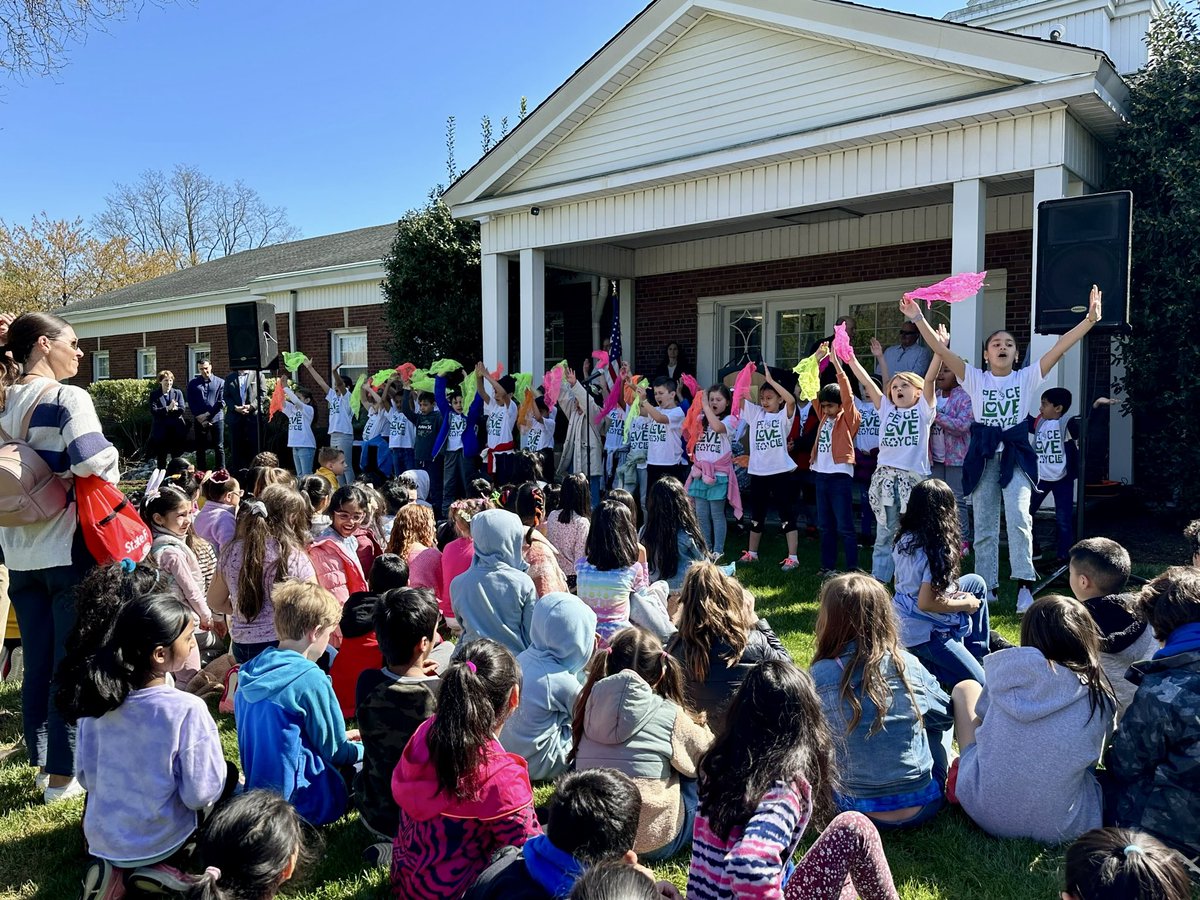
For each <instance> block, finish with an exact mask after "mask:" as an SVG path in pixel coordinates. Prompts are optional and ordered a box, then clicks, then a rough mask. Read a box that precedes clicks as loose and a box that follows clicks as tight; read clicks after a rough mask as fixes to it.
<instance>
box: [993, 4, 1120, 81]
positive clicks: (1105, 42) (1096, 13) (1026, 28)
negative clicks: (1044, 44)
mask: <svg viewBox="0 0 1200 900" xmlns="http://www.w3.org/2000/svg"><path fill="white" fill-rule="evenodd" d="M990 27H992V28H995V27H997V26H996V25H992V26H990ZM1051 28H1058V29H1060V30H1061V31H1062V38H1061V40H1064V41H1066V42H1067V43H1069V44H1077V45H1079V46H1080V47H1091V48H1092V49H1094V50H1103V51H1104V52H1105V53H1108V52H1109V38H1110V32H1111V26H1110V24H1109V18H1108V11H1107V9H1093V10H1088V11H1086V12H1078V13H1074V14H1072V15H1065V16H1064V15H1055V14H1054V11H1053V10H1051V11H1049V12H1048V13H1046V16H1045V18H1044V19H1043V21H1039V22H1030V23H1028V24H1025V25H1022V26H1021V27H1018V28H1005V29H1004V30H1005V31H1010V32H1012V33H1013V34H1025V35H1029V36H1030V37H1038V38H1042V39H1043V40H1049V39H1050V29H1051ZM1119 70H1120V67H1119V66H1118V71H1119Z"/></svg>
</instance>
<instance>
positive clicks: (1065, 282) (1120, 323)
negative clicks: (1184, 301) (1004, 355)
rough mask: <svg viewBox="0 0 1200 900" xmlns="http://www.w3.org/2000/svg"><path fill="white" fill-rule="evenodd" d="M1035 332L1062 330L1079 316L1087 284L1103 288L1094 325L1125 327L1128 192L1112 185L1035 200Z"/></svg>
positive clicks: (1130, 204) (1085, 305)
mask: <svg viewBox="0 0 1200 900" xmlns="http://www.w3.org/2000/svg"><path fill="white" fill-rule="evenodd" d="M1037 215H1038V242H1037V295H1036V296H1037V321H1036V322H1034V330H1035V331H1036V332H1037V333H1038V334H1065V333H1066V332H1068V331H1070V330H1071V329H1072V328H1074V327H1075V326H1076V325H1078V324H1079V321H1080V319H1082V318H1083V316H1084V314H1085V313H1086V312H1087V308H1088V294H1089V293H1090V292H1091V289H1092V285H1093V284H1095V285H1098V286H1099V287H1100V290H1101V291H1102V292H1103V293H1104V300H1103V310H1104V312H1103V318H1102V319H1101V320H1100V321H1099V322H1098V323H1097V325H1096V327H1095V329H1093V330H1095V331H1101V330H1103V331H1110V332H1112V331H1126V330H1128V328H1129V241H1130V231H1131V226H1132V224H1133V194H1131V193H1130V192H1129V191H1113V192H1112V193H1108V194H1091V195H1089V196H1086V197H1067V198H1064V199H1062V200H1046V201H1044V202H1042V203H1039V204H1038V209H1037Z"/></svg>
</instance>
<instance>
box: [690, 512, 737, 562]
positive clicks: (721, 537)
mask: <svg viewBox="0 0 1200 900" xmlns="http://www.w3.org/2000/svg"><path fill="white" fill-rule="evenodd" d="M692 504H693V505H694V506H695V507H696V518H697V519H699V520H700V533H701V534H702V535H704V540H705V542H706V543H707V544H708V546H709V549H710V550H712V552H713V553H715V554H717V555H718V556H720V555H721V554H722V553H724V552H725V534H726V532H727V531H728V530H729V523H728V522H727V521H726V519H725V498H724V497H722V498H721V499H720V500H702V499H700V498H699V497H693V498H692Z"/></svg>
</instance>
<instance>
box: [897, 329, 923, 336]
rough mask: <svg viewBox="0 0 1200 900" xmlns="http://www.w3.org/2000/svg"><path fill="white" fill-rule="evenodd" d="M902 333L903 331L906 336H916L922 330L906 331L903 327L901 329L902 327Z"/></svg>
mask: <svg viewBox="0 0 1200 900" xmlns="http://www.w3.org/2000/svg"><path fill="white" fill-rule="evenodd" d="M900 333H901V334H902V335H905V336H906V337H915V336H916V335H918V334H919V333H920V332H917V331H905V330H904V329H903V328H901V329H900Z"/></svg>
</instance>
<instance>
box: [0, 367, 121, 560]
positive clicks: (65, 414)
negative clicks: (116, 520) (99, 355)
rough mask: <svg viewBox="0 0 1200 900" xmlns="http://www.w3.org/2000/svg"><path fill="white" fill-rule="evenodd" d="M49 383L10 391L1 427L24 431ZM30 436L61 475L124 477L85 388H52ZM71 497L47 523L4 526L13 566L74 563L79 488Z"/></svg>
mask: <svg viewBox="0 0 1200 900" xmlns="http://www.w3.org/2000/svg"><path fill="white" fill-rule="evenodd" d="M46 382H47V379H45V378H35V379H33V380H32V381H30V382H29V383H28V384H25V383H22V384H15V385H13V386H12V387H10V388H9V389H8V392H7V394H6V396H5V404H4V411H3V412H2V413H0V428H3V429H4V431H5V433H6V434H10V435H12V434H13V433H14V432H17V431H20V428H21V422H22V420H23V419H24V418H25V414H26V412H28V411H29V407H30V405H31V404H32V403H33V402H34V401H35V400H36V399H37V397H38V395H39V394H41V392H42V390H43V389H44V388H45V386H46ZM14 436H20V435H14ZM25 439H26V442H27V443H28V444H29V445H30V446H31V447H32V448H33V449H34V450H35V451H37V454H38V455H39V456H41V457H42V459H44V460H45V461H46V464H47V465H48V466H49V467H50V469H51V470H52V471H54V472H55V473H56V474H58V475H63V476H66V475H68V474H69V475H99V476H100V477H101V478H103V479H104V480H105V481H109V482H111V483H113V484H116V483H117V481H118V480H119V479H120V469H119V467H118V458H117V449H116V448H115V447H114V446H113V445H112V444H110V443H109V442H108V439H107V438H106V437H105V436H104V432H103V431H102V430H101V428H100V420H99V419H98V418H97V417H96V408H95V407H94V406H93V405H92V398H91V396H89V394H88V392H87V391H85V390H84V389H83V388H78V387H74V386H72V385H69V384H63V385H59V387H58V388H56V389H54V390H51V391H50V392H49V393H48V394H47V395H46V396H45V397H44V398H43V399H42V401H41V402H40V403H38V405H37V409H35V410H34V411H33V416H32V417H31V418H30V420H29V433H28V435H26V436H25ZM68 501H69V502H68V504H67V506H66V508H64V509H63V510H62V512H60V513H59V514H58V515H56V516H54V517H53V518H50V519H47V520H46V521H45V522H38V523H37V524H35V525H26V526H24V527H22V528H0V547H3V548H4V558H5V562H6V563H7V565H8V567H9V568H10V569H14V570H17V571H23V572H29V571H34V570H38V569H49V568H53V567H55V566H66V565H70V563H71V544H72V541H73V540H74V538H75V522H76V512H75V497H74V492H73V491H71V492H69V493H68Z"/></svg>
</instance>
